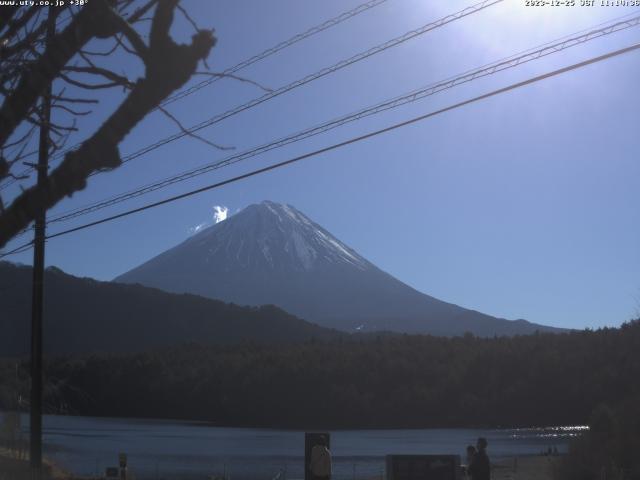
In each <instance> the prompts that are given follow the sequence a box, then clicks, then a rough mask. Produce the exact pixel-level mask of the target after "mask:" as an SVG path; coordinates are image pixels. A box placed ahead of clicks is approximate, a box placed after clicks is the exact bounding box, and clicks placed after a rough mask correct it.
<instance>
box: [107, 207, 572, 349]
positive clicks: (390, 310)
mask: <svg viewBox="0 0 640 480" xmlns="http://www.w3.org/2000/svg"><path fill="white" fill-rule="evenodd" d="M115 281H116V282H123V283H139V284H142V285H147V286H151V287H156V288H160V289H162V290H166V291H168V292H176V293H183V292H188V293H194V294H197V295H202V296H205V297H209V298H215V299H220V300H224V301H227V302H234V303H237V304H240V305H263V304H274V305H278V306H279V307H281V308H283V309H285V310H286V311H288V312H290V313H292V314H294V315H296V316H298V317H300V318H304V319H305V320H308V321H311V322H314V323H316V324H318V325H322V326H326V327H332V328H337V329H340V330H343V331H347V332H353V331H382V330H387V331H395V332H406V333H423V334H433V335H445V336H447V335H462V334H464V333H465V332H471V333H473V334H475V335H478V336H493V335H516V334H528V333H533V332H535V331H560V330H559V329H555V328H552V327H548V326H544V325H537V324H534V323H530V322H527V321H525V320H515V321H510V320H505V319H502V318H496V317H492V316H490V315H486V314H484V313H481V312H477V311H474V310H469V309H466V308H462V307H459V306H457V305H453V304H451V303H447V302H443V301H441V300H438V299H436V298H434V297H431V296H429V295H426V294H424V293H421V292H419V291H417V290H415V289H413V288H411V287H410V286H408V285H406V284H405V283H403V282H401V281H400V280H398V279H396V278H394V277H393V276H391V275H389V274H388V273H386V272H384V271H382V270H380V269H379V268H378V267H376V266H375V265H373V264H372V263H371V262H369V261H368V260H366V259H365V258H363V257H362V256H361V255H359V254H358V253H357V252H355V251H354V250H353V249H351V248H349V247H348V246H347V245H345V244H344V243H342V242H341V241H340V240H338V239H337V238H335V237H334V236H333V235H332V234H331V233H329V232H328V231H327V230H325V229H324V228H322V227H321V226H320V225H318V224H316V223H315V222H313V221H312V220H311V219H309V218H308V217H307V216H306V215H304V214H303V213H302V212H300V211H298V210H296V209H295V208H294V207H292V206H291V205H283V204H278V203H274V202H270V201H265V202H262V203H260V204H255V205H250V206H248V207H247V208H245V209H244V210H242V211H241V212H239V213H237V214H235V215H233V216H232V217H230V218H228V219H227V220H225V221H223V222H220V223H218V224H216V225H213V226H212V227H210V228H208V229H205V230H203V231H202V232H200V233H198V234H196V235H194V236H192V237H190V238H189V239H187V240H185V241H184V242H183V243H181V244H179V245H178V246H176V247H174V248H172V249H170V250H168V251H166V252H164V253H162V254H160V255H158V256H156V257H154V258H152V259H151V260H149V261H148V262H146V263H144V264H142V265H140V266H138V267H136V268H134V269H133V270H131V271H129V272H127V273H124V274H123V275H121V276H119V277H117V278H116V279H115Z"/></svg>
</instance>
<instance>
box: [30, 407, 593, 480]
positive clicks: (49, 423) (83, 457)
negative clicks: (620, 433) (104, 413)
mask: <svg viewBox="0 0 640 480" xmlns="http://www.w3.org/2000/svg"><path fill="white" fill-rule="evenodd" d="M27 422H28V417H27V416H26V415H25V416H23V425H25V427H24V431H25V434H26V435H27V438H28V431H27ZM582 430H583V427H551V428H545V429H526V428H525V429H493V430H477V429H426V430H339V431H333V432H331V450H332V454H333V467H334V478H335V479H336V480H342V479H344V480H347V479H351V480H352V479H353V478H358V479H363V478H367V477H372V476H375V475H380V474H381V473H382V471H383V469H384V456H385V455H387V454H391V453H405V454H459V455H461V456H462V458H463V459H464V450H465V447H466V445H469V444H475V440H476V439H477V438H478V437H479V436H484V437H486V438H487V439H488V441H489V448H488V453H489V455H490V457H491V458H492V460H495V459H499V458H505V457H510V456H514V455H533V454H537V453H540V451H542V450H546V449H547V448H548V447H550V446H551V447H553V446H555V447H556V448H557V449H558V451H559V452H561V453H563V452H566V450H567V446H568V442H569V440H570V438H571V437H572V436H575V435H578V434H580V432H581V431H582ZM44 442H45V448H44V451H45V456H47V457H49V458H51V459H53V460H54V461H56V462H57V463H58V464H60V465H61V466H62V467H64V468H67V469H68V470H71V471H73V472H74V473H77V474H80V475H95V474H96V472H99V473H104V469H105V467H108V466H116V465H117V464H118V453H119V452H125V453H126V454H127V455H128V461H129V468H130V470H131V471H132V472H134V473H135V475H136V478H137V479H171V480H173V479H185V480H187V479H188V480H195V479H201V480H205V479H206V478H207V477H208V476H209V475H221V474H223V473H225V472H226V474H227V475H228V476H230V477H231V479H232V480H244V479H270V478H273V477H274V476H275V475H276V474H277V473H278V471H279V470H281V469H286V472H287V473H286V476H287V478H289V479H292V478H303V476H304V474H303V459H304V432H302V431H294V430H272V429H252V428H222V427H214V426H211V425H208V424H205V423H199V422H180V421H164V420H139V419H121V418H94V417H69V416H45V418H44Z"/></svg>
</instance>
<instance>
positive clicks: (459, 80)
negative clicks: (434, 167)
mask: <svg viewBox="0 0 640 480" xmlns="http://www.w3.org/2000/svg"><path fill="white" fill-rule="evenodd" d="M639 24H640V15H638V16H636V17H634V18H631V19H627V20H625V21H622V22H616V23H614V24H611V25H607V26H606V27H603V28H600V29H596V30H591V31H587V33H585V34H583V35H579V36H573V37H571V36H569V37H565V38H564V39H562V40H559V41H556V42H555V43H554V42H550V43H547V44H544V45H543V46H542V48H538V49H537V50H535V49H529V50H527V51H525V52H522V53H520V54H515V55H513V56H511V57H507V58H505V59H502V60H498V61H496V62H493V63H490V64H487V65H484V66H482V67H479V68H476V69H474V70H469V71H467V72H465V73H463V74H460V75H458V76H454V77H449V78H448V79H445V80H442V81H440V82H437V83H434V84H431V85H429V86H427V87H424V88H422V89H419V90H414V91H412V92H409V93H407V94H404V95H402V96H399V97H395V98H393V99H390V100H386V101H384V102H381V103H378V104H376V105H373V106H370V107H367V108H364V109H362V110H359V111H357V112H354V113H351V114H348V115H345V116H342V117H339V118H336V119H333V120H331V121H328V122H325V123H323V124H320V125H317V126H314V127H311V128H308V129H306V130H303V131H300V132H297V133H295V134H292V135H289V136H287V137H283V138H280V139H278V140H275V141H272V142H270V143H267V144H264V145H261V146H259V147H255V148H252V149H250V150H247V151H244V152H241V153H237V154H234V155H231V156H229V157H227V158H225V159H223V160H220V161H217V162H213V163H210V164H207V165H203V166H201V167H198V168H195V169H192V170H188V171H186V172H182V173H180V174H178V175H174V176H171V177H168V178H165V179H163V180H160V181H157V182H154V183H151V184H147V185H145V186H143V187H140V188H137V189H135V190H131V191H129V192H125V193H121V194H118V195H116V196H113V197H110V198H108V199H105V200H102V201H99V202H94V203H92V204H89V205H86V206H84V207H78V208H76V209H73V210H70V211H67V212H64V213H61V214H59V215H57V216H55V217H53V218H51V220H50V222H49V223H56V222H62V221H67V220H71V219H73V218H77V217H79V216H82V215H85V214H88V213H92V212H95V211H98V210H102V209H103V208H107V207H110V206H112V205H115V204H118V203H121V202H124V201H126V200H129V199H132V198H136V197H139V196H141V195H145V194H147V193H150V192H153V191H156V190H159V189H161V188H164V187H167V186H169V185H173V184H175V183H178V182H181V181H184V180H187V179H190V178H193V177H196V176H199V175H203V174H205V173H208V172H211V171H214V170H217V169H219V168H223V167H227V166H229V165H232V164H235V163H237V162H240V161H242V160H246V159H248V158H250V157H254V156H257V155H260V154H263V153H266V152H268V151H271V150H274V149H276V148H281V147H283V146H286V145H289V144H291V143H295V142H298V141H301V140H304V139H307V138H310V137H312V136H315V135H318V134H321V133H325V132H327V131H329V130H332V129H334V128H337V127H340V126H343V125H345V124H347V123H351V122H354V121H357V120H360V119H362V118H365V117H368V116H371V115H374V114H378V113H381V112H384V111H387V110H391V109H394V108H398V107H400V106H402V105H406V104H408V103H412V102H415V101H417V100H421V99H423V98H426V97H428V96H431V95H434V94H436V93H438V92H441V91H444V90H447V89H450V88H454V87H456V86H458V85H461V84H464V83H468V82H471V81H473V80H476V79H478V78H482V77H485V76H489V75H493V74H495V73H498V72H501V71H504V70H506V69H509V68H514V67H516V66H519V65H522V64H524V63H528V62H530V61H533V60H537V59H540V58H542V57H546V56H548V55H551V54H553V53H557V52H560V51H562V50H565V49H567V48H570V47H573V46H576V45H581V44H583V43H586V42H588V41H591V40H594V39H597V38H600V37H602V36H605V35H609V34H612V33H614V32H618V31H621V30H624V29H627V28H631V27H634V26H637V25H639ZM534 48H535V47H534Z"/></svg>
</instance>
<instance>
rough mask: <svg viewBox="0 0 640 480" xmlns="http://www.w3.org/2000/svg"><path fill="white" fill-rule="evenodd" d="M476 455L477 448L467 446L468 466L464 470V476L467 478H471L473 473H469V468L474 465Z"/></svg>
mask: <svg viewBox="0 0 640 480" xmlns="http://www.w3.org/2000/svg"><path fill="white" fill-rule="evenodd" d="M475 455H476V447H474V446H473V445H469V446H467V465H466V467H465V469H464V474H465V477H466V478H471V472H470V471H469V467H470V466H471V464H472V463H473V457H475Z"/></svg>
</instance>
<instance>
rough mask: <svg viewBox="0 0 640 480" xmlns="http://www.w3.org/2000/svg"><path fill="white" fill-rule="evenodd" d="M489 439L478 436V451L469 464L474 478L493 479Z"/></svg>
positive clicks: (475, 479) (476, 479)
mask: <svg viewBox="0 0 640 480" xmlns="http://www.w3.org/2000/svg"><path fill="white" fill-rule="evenodd" d="M487 445H488V443H487V439H486V438H484V437H480V438H478V442H477V444H476V449H477V451H476V453H475V455H474V456H473V459H472V460H471V463H470V464H469V469H468V470H469V474H470V475H471V478H472V480H490V479H491V463H490V461H489V456H488V455H487Z"/></svg>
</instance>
